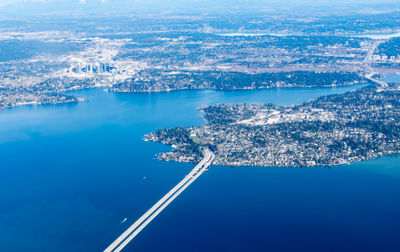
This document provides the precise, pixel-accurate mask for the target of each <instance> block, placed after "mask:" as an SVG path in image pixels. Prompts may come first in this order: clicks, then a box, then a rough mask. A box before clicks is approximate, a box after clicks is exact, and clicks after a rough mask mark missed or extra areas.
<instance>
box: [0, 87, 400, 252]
mask: <svg viewBox="0 0 400 252" xmlns="http://www.w3.org/2000/svg"><path fill="white" fill-rule="evenodd" d="M355 88H356V87H335V88H312V89H311V88H292V89H291V88H275V89H267V90H257V91H231V92H220V91H210V90H202V91H180V92H166V93H154V94H147V93H146V94H117V93H108V92H105V91H103V90H102V89H100V88H97V89H90V90H81V91H74V92H71V93H72V94H75V95H78V96H80V97H87V98H89V101H88V102H82V103H78V104H61V105H40V106H23V107H16V108H12V109H7V110H5V111H2V112H0V171H1V174H2V176H1V177H0V202H1V208H0V248H1V249H0V250H1V251H61V252H62V251H101V250H103V249H105V248H106V247H107V246H108V245H109V243H111V242H112V241H113V240H114V239H115V238H116V237H117V236H119V235H120V233H121V232H123V231H124V230H125V229H126V228H127V227H128V226H130V225H131V224H132V223H133V222H134V221H135V220H136V219H137V218H138V217H140V216H141V215H142V214H143V213H144V212H146V211H147V210H148V209H149V208H150V207H151V206H152V205H153V204H154V203H155V202H156V201H157V200H158V199H160V198H161V197H162V196H163V195H164V194H165V193H167V192H168V190H169V189H171V188H172V187H173V186H174V185H175V184H177V183H178V182H179V181H180V180H181V179H182V178H183V177H184V176H185V175H186V174H187V173H188V172H189V171H190V170H191V169H192V167H194V164H185V163H173V162H163V161H159V160H156V159H155V158H154V157H155V155H156V154H157V153H160V152H162V151H166V150H168V149H169V147H168V146H164V145H162V144H157V143H149V142H144V141H143V140H142V137H143V135H144V134H146V133H150V132H152V131H154V130H156V129H161V128H169V127H177V126H191V125H201V124H202V123H203V120H202V119H201V118H200V117H199V116H200V112H199V111H198V110H197V109H196V108H197V107H199V106H202V105H208V104H216V103H238V102H246V103H269V102H272V103H276V104H283V105H287V104H299V103H302V102H305V101H307V100H309V99H312V98H316V97H318V96H321V95H327V94H333V93H342V92H346V91H349V90H354V89H355ZM399 164H400V158H399V156H391V157H383V158H379V159H376V160H370V161H367V162H358V163H354V164H351V165H343V166H338V167H332V168H321V167H315V168H302V169H299V168H290V167H288V168H277V167H224V166H211V167H210V169H209V171H207V172H206V173H204V174H203V175H202V176H201V177H200V178H199V179H198V180H196V181H195V182H194V183H193V184H192V185H191V186H190V187H189V188H188V189H187V190H185V192H183V193H182V194H181V195H180V196H179V197H178V198H177V199H176V200H175V201H174V202H173V203H172V204H171V205H170V206H169V207H168V208H166V209H165V210H164V211H163V212H162V213H161V214H160V215H159V216H158V217H157V218H156V219H155V220H154V221H153V222H152V223H150V224H149V225H148V226H147V227H146V228H145V229H144V230H143V231H142V232H141V233H140V234H139V235H138V236H137V237H136V238H135V239H134V240H133V241H132V242H131V244H129V245H128V246H127V247H126V250H125V251H307V252H309V251H399V249H400V239H398V237H399V235H400V201H399V200H398V199H399V196H398V195H399V194H400V167H399ZM125 218H127V220H126V222H123V220H124V219H125Z"/></svg>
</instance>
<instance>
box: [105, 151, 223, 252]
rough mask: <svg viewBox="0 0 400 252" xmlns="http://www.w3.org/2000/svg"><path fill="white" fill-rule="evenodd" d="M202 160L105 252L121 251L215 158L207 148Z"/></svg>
mask: <svg viewBox="0 0 400 252" xmlns="http://www.w3.org/2000/svg"><path fill="white" fill-rule="evenodd" d="M203 155H204V158H203V159H202V160H201V161H200V162H199V163H198V164H197V165H196V166H195V167H194V169H193V170H192V171H191V172H190V173H189V174H188V175H186V176H185V178H184V179H183V180H181V181H180V182H179V183H178V184H177V185H176V186H175V187H174V188H172V189H171V190H170V191H169V192H168V193H167V194H166V195H164V196H163V197H162V198H161V199H160V200H159V201H158V202H157V203H156V204H155V205H154V206H153V207H151V208H150V209H149V210H148V211H147V212H146V213H145V214H144V215H143V216H142V217H140V218H139V219H138V220H137V221H136V222H135V223H133V224H132V225H131V226H130V227H129V228H128V229H127V230H126V231H125V232H124V233H122V234H121V235H120V236H119V237H118V238H117V239H116V240H115V241H114V242H113V243H111V245H110V246H108V247H107V248H106V249H105V250H104V251H105V252H111V251H112V252H118V251H121V250H122V249H123V248H124V247H125V246H126V245H127V244H128V243H129V242H130V241H131V240H132V239H133V238H135V237H136V235H138V234H139V233H140V231H142V230H143V229H144V228H145V227H146V226H147V225H148V224H149V223H150V222H151V221H152V220H153V219H154V218H155V217H157V215H158V214H159V213H161V212H162V211H163V210H164V209H165V208H166V207H167V206H168V205H169V204H170V203H171V202H172V201H173V200H174V199H175V198H176V197H178V196H179V195H180V194H181V193H182V192H183V191H184V190H185V189H186V188H187V187H188V186H189V185H190V184H192V183H193V182H194V181H195V180H196V179H197V178H198V177H200V175H201V174H203V172H204V171H206V170H207V168H208V167H209V166H210V165H211V163H212V161H213V160H214V158H215V155H214V153H212V152H211V151H210V150H209V149H208V148H205V149H204V150H203Z"/></svg>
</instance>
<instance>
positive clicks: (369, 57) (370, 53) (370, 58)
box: [363, 40, 389, 88]
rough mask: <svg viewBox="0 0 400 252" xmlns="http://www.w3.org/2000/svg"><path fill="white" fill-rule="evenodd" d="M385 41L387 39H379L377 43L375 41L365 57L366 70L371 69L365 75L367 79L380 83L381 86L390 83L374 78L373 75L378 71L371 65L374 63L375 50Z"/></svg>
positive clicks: (385, 86) (384, 86) (386, 85)
mask: <svg viewBox="0 0 400 252" xmlns="http://www.w3.org/2000/svg"><path fill="white" fill-rule="evenodd" d="M384 42H385V40H378V41H376V42H375V43H373V44H372V46H371V48H370V49H369V50H368V53H367V56H366V57H365V58H364V61H363V63H364V65H365V68H366V71H369V73H368V74H366V75H365V79H367V80H369V81H370V82H372V83H375V84H377V85H379V86H380V87H381V88H387V87H388V86H389V85H388V84H387V83H386V82H383V81H380V80H377V79H374V78H372V76H373V75H374V74H376V72H375V71H374V69H373V68H372V66H371V65H372V63H373V55H374V52H375V50H376V49H377V48H378V46H379V45H380V44H382V43H384Z"/></svg>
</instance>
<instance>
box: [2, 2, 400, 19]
mask: <svg viewBox="0 0 400 252" xmlns="http://www.w3.org/2000/svg"><path fill="white" fill-rule="evenodd" d="M359 5H362V6H368V5H371V6H374V7H373V8H371V9H376V6H378V7H379V6H381V7H382V8H383V9H386V10H391V9H392V10H395V9H398V8H400V0H0V12H2V13H7V14H12V15H22V16H23V15H28V14H29V15H32V14H36V13H37V14H46V13H56V12H64V13H68V12H72V13H74V11H79V12H81V13H82V12H87V13H104V14H110V13H121V14H122V13H128V12H135V11H136V12H141V11H143V12H153V13H157V12H160V13H162V12H168V11H174V12H179V13H184V12H185V11H189V12H196V11H197V12H204V11H211V12H212V11H218V10H219V11H221V10H222V11H223V10H240V9H256V10H260V9H261V10H262V9H268V8H269V9H271V8H272V9H274V8H281V9H282V8H286V9H295V8H297V7H305V6H314V7H320V6H327V7H330V8H332V9H335V8H348V9H349V10H358V8H356V7H355V6H359ZM330 8H327V10H329V9H330Z"/></svg>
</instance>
